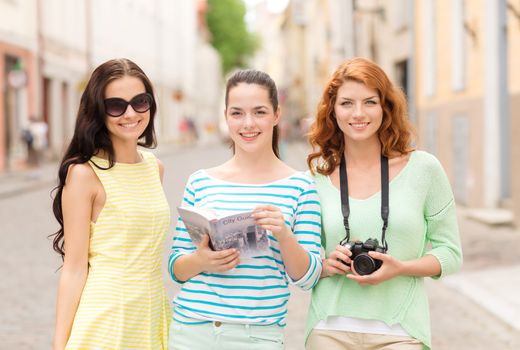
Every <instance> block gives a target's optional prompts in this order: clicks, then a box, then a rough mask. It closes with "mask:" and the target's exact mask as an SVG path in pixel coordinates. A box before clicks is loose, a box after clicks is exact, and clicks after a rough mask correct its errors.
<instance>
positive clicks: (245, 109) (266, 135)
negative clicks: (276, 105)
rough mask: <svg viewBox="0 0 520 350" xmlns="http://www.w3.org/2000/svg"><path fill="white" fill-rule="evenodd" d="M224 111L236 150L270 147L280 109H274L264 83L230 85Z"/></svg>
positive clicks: (259, 150) (269, 148) (251, 150)
mask: <svg viewBox="0 0 520 350" xmlns="http://www.w3.org/2000/svg"><path fill="white" fill-rule="evenodd" d="M225 113H226V121H227V124H228V127H229V134H230V137H231V139H232V140H233V142H234V143H235V151H239V150H243V151H245V152H262V151H272V142H273V129H274V126H275V125H277V124H278V122H279V116H280V113H279V110H276V111H274V110H273V105H272V103H271V101H270V99H269V92H268V90H267V89H266V88H265V87H263V86H261V85H257V84H247V83H240V84H238V85H236V86H235V87H233V88H231V89H230V90H229V94H228V101H227V108H226V111H225Z"/></svg>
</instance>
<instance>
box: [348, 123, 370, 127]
mask: <svg viewBox="0 0 520 350" xmlns="http://www.w3.org/2000/svg"><path fill="white" fill-rule="evenodd" d="M350 125H352V126H353V127H355V128H362V127H365V126H367V125H368V123H350Z"/></svg>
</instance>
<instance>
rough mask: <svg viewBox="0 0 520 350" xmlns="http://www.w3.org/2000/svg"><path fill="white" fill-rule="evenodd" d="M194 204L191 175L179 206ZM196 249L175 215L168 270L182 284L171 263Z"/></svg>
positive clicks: (191, 205)
mask: <svg viewBox="0 0 520 350" xmlns="http://www.w3.org/2000/svg"><path fill="white" fill-rule="evenodd" d="M194 204H195V188H194V186H193V180H192V177H191V176H190V178H189V179H188V183H187V184H186V187H185V188H184V196H183V198H182V204H181V206H183V207H184V206H190V207H193V206H194ZM196 249H197V247H196V246H195V244H193V242H192V240H191V238H190V235H189V234H188V230H187V229H186V226H185V225H184V222H182V219H181V218H180V217H177V225H176V226H175V232H174V233H173V244H172V247H171V252H170V257H169V259H168V271H169V272H170V275H171V277H172V279H173V280H174V281H175V282H177V283H179V284H182V283H184V282H182V281H179V280H177V278H175V274H174V273H173V265H174V264H175V261H176V260H177V259H178V258H180V257H181V256H183V255H186V254H190V253H192V252H194V251H195V250H196Z"/></svg>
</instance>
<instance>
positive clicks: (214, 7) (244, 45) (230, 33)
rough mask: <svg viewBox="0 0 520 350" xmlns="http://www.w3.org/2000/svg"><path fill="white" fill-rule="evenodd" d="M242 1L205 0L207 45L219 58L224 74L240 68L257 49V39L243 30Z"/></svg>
mask: <svg viewBox="0 0 520 350" xmlns="http://www.w3.org/2000/svg"><path fill="white" fill-rule="evenodd" d="M245 15H246V7H245V4H244V3H243V1H242V0H208V12H207V13H206V20H207V23H208V28H209V31H210V32H211V44H212V45H213V46H214V47H215V49H217V51H218V52H219V54H220V57H221V58H222V69H223V72H224V74H226V73H228V72H229V71H230V70H231V69H233V68H235V67H243V66H245V64H246V60H247V58H248V57H250V56H251V55H252V54H253V53H254V52H255V50H256V48H257V46H258V45H257V38H256V36H255V35H254V34H253V33H250V32H249V31H248V30H247V27H246V22H245Z"/></svg>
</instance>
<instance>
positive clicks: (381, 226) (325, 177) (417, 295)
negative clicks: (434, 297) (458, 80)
mask: <svg viewBox="0 0 520 350" xmlns="http://www.w3.org/2000/svg"><path fill="white" fill-rule="evenodd" d="M412 136H413V131H412V127H411V125H410V123H409V121H408V119H407V105H406V99H405V96H404V94H403V93H402V91H401V90H400V89H399V88H398V87H396V86H395V85H393V84H392V83H391V82H390V80H389V79H388V77H387V75H386V74H385V72H384V71H383V70H382V69H381V68H380V67H379V66H377V65H376V64H374V63H373V62H371V61H369V60H366V59H363V58H355V59H351V60H348V61H346V62H344V63H343V64H341V65H340V66H339V67H338V69H337V70H336V71H335V72H334V74H333V76H332V78H331V79H330V80H329V82H328V84H327V85H326V87H325V89H324V92H323V95H322V97H321V101H320V103H319V106H318V115H317V118H316V120H315V122H314V124H313V125H312V127H311V130H310V133H309V141H310V143H311V145H312V146H313V153H311V154H310V155H309V156H308V159H307V161H308V164H309V167H310V169H311V171H312V173H313V174H314V178H315V181H316V185H317V190H318V194H319V196H320V200H321V206H322V246H323V248H324V250H325V256H326V258H325V259H324V260H323V271H322V274H321V279H320V281H319V282H318V284H317V286H316V287H315V288H314V290H313V295H312V302H311V307H310V312H309V317H308V323H307V332H306V335H307V339H306V346H307V349H410V350H411V349H423V348H426V349H427V348H430V347H431V340H430V320H429V311H428V300H427V296H426V291H425V288H424V277H433V278H439V277H441V276H445V275H447V274H449V273H452V272H454V271H456V270H458V269H459V268H460V265H461V262H462V252H461V248H460V240H459V232H458V224H457V218H456V213H455V202H454V198H453V193H452V190H451V187H450V184H449V181H448V178H447V176H446V174H445V172H444V170H443V168H442V166H441V165H440V163H439V161H438V160H437V159H436V158H435V157H434V156H433V155H431V154H428V153H426V152H423V151H418V150H414V148H413V147H412V145H411V143H412Z"/></svg>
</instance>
